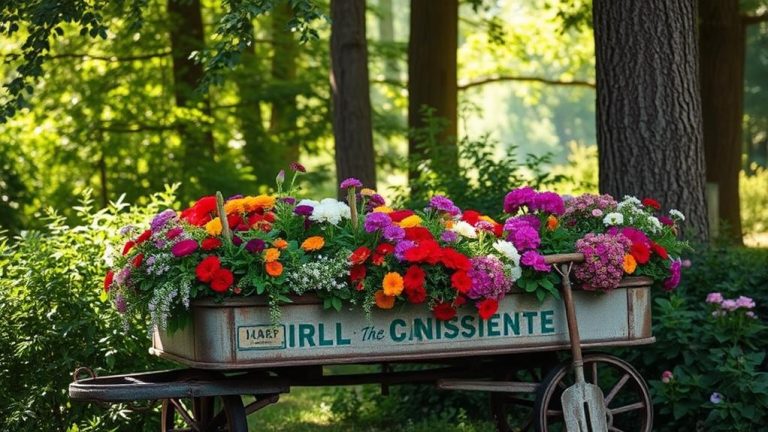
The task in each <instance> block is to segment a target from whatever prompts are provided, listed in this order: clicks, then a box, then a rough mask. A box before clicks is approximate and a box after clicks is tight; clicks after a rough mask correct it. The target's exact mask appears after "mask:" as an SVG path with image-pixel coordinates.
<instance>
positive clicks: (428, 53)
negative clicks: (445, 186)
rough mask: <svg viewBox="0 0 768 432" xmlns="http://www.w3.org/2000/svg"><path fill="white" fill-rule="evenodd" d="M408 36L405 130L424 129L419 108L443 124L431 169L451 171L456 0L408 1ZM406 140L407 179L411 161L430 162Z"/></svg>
mask: <svg viewBox="0 0 768 432" xmlns="http://www.w3.org/2000/svg"><path fill="white" fill-rule="evenodd" d="M410 28H411V35H410V39H409V42H408V127H409V128H411V129H414V128H422V127H424V125H425V124H424V117H423V115H422V107H424V106H427V107H430V108H432V109H434V115H435V116H437V117H440V118H443V119H445V120H447V124H446V128H445V129H444V130H443V132H442V134H441V135H440V137H439V138H440V140H439V142H440V145H441V148H440V153H439V154H440V156H441V157H440V162H441V163H440V166H439V167H437V168H438V169H437V171H438V172H440V173H443V174H447V175H451V174H454V173H455V172H456V164H457V147H456V129H457V127H456V124H457V117H458V114H457V105H458V102H457V85H458V84H457V64H456V51H457V49H458V38H459V2H458V0H443V1H440V2H435V1H431V0H411V22H410ZM423 150H424V149H423V148H420V146H419V143H418V142H416V140H415V139H414V138H413V137H411V139H410V140H409V142H408V158H409V160H410V161H411V164H410V165H411V167H410V169H409V173H408V178H409V179H414V178H417V177H418V176H419V170H418V168H417V167H416V165H415V164H414V163H413V162H414V161H418V160H421V159H427V158H430V157H431V156H432V155H427V154H424V152H423Z"/></svg>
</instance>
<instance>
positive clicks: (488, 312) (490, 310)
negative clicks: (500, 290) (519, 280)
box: [476, 299, 499, 320]
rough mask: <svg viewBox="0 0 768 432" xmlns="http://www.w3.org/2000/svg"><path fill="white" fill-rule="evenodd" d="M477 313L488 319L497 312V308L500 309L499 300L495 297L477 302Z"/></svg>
mask: <svg viewBox="0 0 768 432" xmlns="http://www.w3.org/2000/svg"><path fill="white" fill-rule="evenodd" d="M476 306H477V314H478V315H480V318H482V319H484V320H487V319H488V318H490V317H491V316H493V314H495V313H496V311H497V310H499V302H497V301H496V300H494V299H485V300H482V301H479V302H477V304H476Z"/></svg>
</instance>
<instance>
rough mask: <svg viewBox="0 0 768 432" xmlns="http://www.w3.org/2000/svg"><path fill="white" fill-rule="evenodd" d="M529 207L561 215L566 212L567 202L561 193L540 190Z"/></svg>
mask: <svg viewBox="0 0 768 432" xmlns="http://www.w3.org/2000/svg"><path fill="white" fill-rule="evenodd" d="M529 208H531V209H532V210H538V211H541V212H546V213H552V214H554V215H557V216H560V215H561V214H563V213H564V212H565V203H564V202H563V199H562V198H561V197H560V195H558V194H556V193H554V192H539V193H537V194H536V195H535V196H534V198H533V202H532V203H531V204H530V205H529Z"/></svg>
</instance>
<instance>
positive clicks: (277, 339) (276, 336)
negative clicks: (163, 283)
mask: <svg viewBox="0 0 768 432" xmlns="http://www.w3.org/2000/svg"><path fill="white" fill-rule="evenodd" d="M648 285H649V280H647V279H643V278H633V279H629V280H627V281H626V286H627V287H625V288H618V289H616V290H614V291H612V292H610V293H607V294H597V293H592V292H584V291H574V299H575V304H576V310H577V313H578V316H579V321H580V322H579V331H580V333H581V334H583V335H584V336H583V340H584V346H585V347H587V348H589V347H602V346H623V345H636V344H644V343H650V342H652V341H653V338H652V337H651V333H650V327H649V325H648V323H649V322H650V306H651V305H650V297H651V296H650V293H649V291H650V290H649V288H647V286H648ZM629 287H631V288H629ZM637 287H642V288H637ZM304 300H305V301H304V302H302V303H296V304H289V305H284V306H282V311H283V317H282V320H283V323H284V324H282V325H281V326H279V327H278V328H277V329H274V328H273V327H272V325H271V323H270V318H269V309H268V306H266V305H264V303H263V301H262V300H260V299H252V298H243V299H237V300H235V301H232V302H224V303H218V304H216V303H213V302H208V301H197V302H194V304H193V307H192V310H193V322H194V325H193V326H189V327H187V328H186V329H184V330H182V331H178V332H176V333H174V334H172V335H169V334H167V333H165V332H162V331H156V332H155V335H154V338H153V339H154V340H153V348H151V349H150V352H151V353H152V354H155V355H159V356H161V357H165V358H168V359H171V360H175V361H177V362H180V363H182V364H185V365H188V366H192V367H199V368H206V369H222V370H227V369H246V368H262V367H275V366H296V365H318V364H341V363H374V362H381V361H406V360H417V359H439V358H449V357H461V356H473V355H494V354H504V353H522V352H531V351H546V350H558V349H565V348H568V347H569V343H568V336H567V326H566V322H565V313H564V310H563V306H562V302H561V301H559V300H555V299H549V300H546V301H545V302H544V303H541V304H540V303H538V302H537V301H536V300H535V299H533V298H532V297H531V296H530V295H523V294H516V293H512V294H509V295H507V297H506V298H505V299H504V300H503V301H502V302H501V303H500V305H499V312H498V313H497V314H496V315H494V317H492V318H491V319H490V320H488V321H484V322H482V321H480V320H479V318H477V316H476V313H475V311H474V310H471V309H470V308H465V309H467V310H466V312H465V313H464V314H462V315H459V316H457V317H456V318H454V319H453V320H451V321H449V322H447V323H445V322H438V321H436V320H435V319H434V317H432V315H431V313H430V312H429V311H427V310H426V308H424V307H423V305H412V306H404V307H401V308H399V309H393V310H389V311H374V312H373V314H372V317H371V319H370V320H367V319H366V317H365V316H364V314H363V313H362V312H361V311H359V310H355V311H342V312H336V311H325V310H322V308H321V307H320V306H319V305H318V304H315V303H314V301H313V300H312V299H304Z"/></svg>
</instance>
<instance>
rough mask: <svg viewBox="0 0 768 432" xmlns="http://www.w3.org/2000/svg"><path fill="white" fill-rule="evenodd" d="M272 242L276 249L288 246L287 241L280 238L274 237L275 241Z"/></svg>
mask: <svg viewBox="0 0 768 432" xmlns="http://www.w3.org/2000/svg"><path fill="white" fill-rule="evenodd" d="M272 244H273V245H275V247H276V248H278V249H285V248H287V247H288V242H287V241H285V240H283V239H281V238H279V239H275V241H273V242H272Z"/></svg>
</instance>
